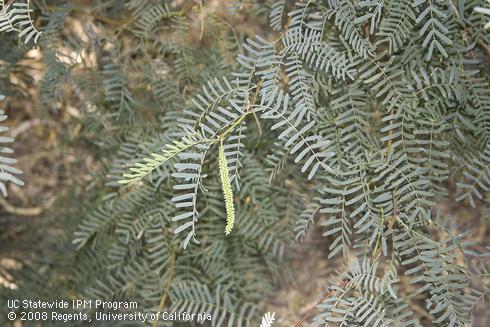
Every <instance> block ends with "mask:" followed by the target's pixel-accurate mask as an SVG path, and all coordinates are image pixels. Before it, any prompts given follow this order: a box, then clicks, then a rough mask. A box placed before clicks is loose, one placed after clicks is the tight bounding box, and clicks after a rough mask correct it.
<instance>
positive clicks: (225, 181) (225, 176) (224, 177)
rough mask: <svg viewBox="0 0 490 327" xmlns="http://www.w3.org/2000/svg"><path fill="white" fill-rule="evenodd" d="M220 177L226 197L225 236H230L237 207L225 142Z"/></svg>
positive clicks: (220, 159)
mask: <svg viewBox="0 0 490 327" xmlns="http://www.w3.org/2000/svg"><path fill="white" fill-rule="evenodd" d="M218 165H219V175H220V177H221V187H222V189H223V195H224V197H225V206H226V228H225V234H226V235H230V233H231V230H232V229H233V224H234V223H235V206H234V205H233V191H232V190H231V180H230V175H229V173H228V161H227V160H226V156H225V147H224V146H223V142H221V143H220V146H219V158H218Z"/></svg>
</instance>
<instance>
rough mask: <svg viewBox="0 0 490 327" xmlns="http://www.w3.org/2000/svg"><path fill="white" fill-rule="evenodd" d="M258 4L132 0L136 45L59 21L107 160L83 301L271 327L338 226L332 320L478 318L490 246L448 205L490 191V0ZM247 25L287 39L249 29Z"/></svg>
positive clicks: (52, 37)
mask: <svg viewBox="0 0 490 327" xmlns="http://www.w3.org/2000/svg"><path fill="white" fill-rule="evenodd" d="M238 2H239V1H238ZM238 2H237V1H230V4H229V5H228V6H226V9H225V11H226V12H225V13H219V14H217V13H214V12H211V11H210V12H208V11H205V10H203V9H202V8H201V9H200V8H199V6H195V4H193V2H192V1H190V2H188V3H186V2H184V4H183V5H182V4H179V3H174V2H172V1H168V2H165V4H161V3H159V2H158V1H150V0H148V1H146V0H131V1H125V9H124V12H125V13H127V14H128V15H129V17H130V19H128V20H127V21H125V22H124V23H121V25H120V26H118V28H116V31H107V30H104V29H101V28H100V27H99V26H96V25H93V24H91V23H90V22H87V23H86V24H85V25H83V31H82V32H81V33H82V34H81V35H71V34H70V35H67V33H65V32H64V31H63V30H60V28H61V27H60V26H63V23H64V22H65V21H67V20H69V19H70V15H74V11H72V7H71V6H70V5H65V6H61V7H59V8H57V9H56V10H51V11H49V10H48V11H47V12H46V14H47V19H46V21H47V22H48V23H47V25H46V26H45V27H44V31H43V33H44V34H43V35H42V36H41V37H40V38H39V44H40V48H41V51H43V52H45V57H44V60H45V62H46V66H47V72H46V73H45V79H43V81H42V85H43V88H42V89H43V91H44V92H45V93H43V95H42V96H43V97H44V98H45V99H46V101H45V103H46V105H47V106H50V105H51V106H52V104H54V103H56V102H57V101H59V99H60V94H59V93H58V92H57V91H58V90H59V85H60V84H62V83H67V82H69V83H71V86H72V89H73V90H74V92H75V93H76V95H77V97H78V99H79V101H80V107H81V108H82V109H83V112H84V115H85V116H86V117H85V118H84V122H83V123H84V132H85V135H86V136H87V139H89V138H91V139H92V142H93V143H94V145H95V146H96V147H98V149H100V150H101V151H102V152H103V153H104V154H105V155H104V156H103V160H102V162H101V165H100V166H101V167H100V171H98V172H96V174H95V173H94V175H96V176H94V181H93V183H92V186H91V192H95V194H96V195H95V196H93V197H94V198H96V199H97V201H95V202H93V203H91V204H90V207H89V208H85V210H84V214H83V215H81V216H80V219H81V220H80V221H79V224H78V227H77V228H76V230H75V232H74V238H73V244H75V245H76V247H77V268H76V270H77V273H76V275H77V276H78V277H77V278H82V280H84V281H86V284H88V286H87V285H84V287H82V290H81V292H83V293H84V294H86V295H87V296H89V297H92V298H94V297H95V298H104V299H107V298H131V299H137V300H138V301H140V303H144V304H145V306H146V308H148V310H150V309H159V310H162V309H163V308H168V309H179V310H181V311H182V310H187V311H188V312H196V313H198V311H199V310H201V309H203V308H204V309H207V310H209V311H212V312H213V313H214V315H213V322H212V324H213V325H217V326H220V325H225V324H228V325H229V326H232V325H244V324H245V325H254V324H256V322H257V321H260V317H261V315H262V313H263V312H265V311H266V306H264V303H263V302H262V301H261V300H262V299H263V298H264V297H266V296H268V295H270V294H271V293H273V292H274V287H275V283H276V282H277V281H278V280H280V279H281V278H282V276H283V271H284V265H285V264H286V262H287V260H285V259H284V257H287V251H286V252H285V247H284V246H285V245H286V244H292V246H300V245H299V243H294V242H295V241H294V240H295V239H303V238H304V237H305V236H306V235H307V234H308V233H309V232H311V230H312V229H320V230H321V231H322V233H323V236H324V237H326V238H328V240H329V247H328V249H327V250H326V253H325V255H326V256H328V258H329V259H330V258H331V260H336V259H335V258H337V260H338V259H339V258H340V259H341V260H342V261H343V262H345V269H343V272H340V273H339V275H338V276H336V278H334V280H333V281H332V282H331V283H329V289H328V291H327V292H326V294H325V296H324V297H323V299H322V300H321V301H320V302H319V303H318V305H317V309H318V311H317V313H316V316H315V317H311V319H310V320H311V322H312V323H313V324H314V325H329V326H420V325H421V321H422V320H421V318H422V317H421V315H420V312H414V311H412V309H411V307H412V303H413V302H414V301H420V299H423V301H424V305H425V308H424V310H425V311H426V312H425V316H424V319H427V316H428V317H430V320H431V321H430V323H432V324H433V325H437V326H464V325H465V324H466V323H468V322H470V321H471V317H472V313H473V311H474V310H475V308H476V306H477V304H478V302H480V301H481V300H482V299H484V298H485V296H486V294H487V293H488V289H486V288H485V283H475V280H476V279H486V277H487V276H488V273H487V268H486V262H485V257H486V256H487V255H488V253H485V252H484V251H483V252H482V251H479V250H478V251H477V250H475V249H477V248H478V249H480V248H481V247H477V246H475V244H474V243H473V242H471V238H470V237H471V236H470V235H469V234H468V233H465V232H463V233H461V229H460V227H459V226H458V221H457V217H454V216H451V217H446V216H445V213H444V210H440V209H441V206H442V205H443V204H444V203H446V202H447V201H451V200H452V199H454V198H457V200H459V201H462V202H463V203H468V204H470V205H472V206H476V205H479V206H484V205H485V203H486V193H487V192H488V190H489V188H490V87H489V77H488V71H489V66H488V60H489V58H488V57H489V55H490V54H489V44H490V39H489V36H488V32H487V31H486V30H485V28H484V27H485V24H486V17H485V16H484V15H483V14H482V11H481V10H479V11H478V10H477V11H475V10H474V9H475V7H478V6H480V7H483V6H485V1H478V0H472V1H460V0H453V1H451V0H444V1H425V0H417V1H405V0H375V1H353V0H308V1H307V0H304V1H303V0H300V1H296V2H294V1H284V0H279V1H265V2H264V1H248V2H247V3H245V2H244V3H238ZM113 3H115V1H106V4H105V6H106V8H108V9H107V10H109V9H110V8H111V6H113V5H114V6H115V4H113ZM203 3H206V1H203ZM264 12H265V13H267V15H262V14H263V13H264ZM239 15H251V16H252V17H254V16H257V17H268V18H269V21H270V25H265V24H266V22H260V19H259V18H257V19H258V21H259V23H261V24H264V25H263V26H262V31H261V32H260V33H259V35H250V33H249V35H248V36H247V35H245V34H244V33H243V32H242V31H240V30H239V29H238V28H237V27H234V24H233V21H234V20H236V19H239ZM122 17H124V15H122ZM29 21H31V20H29ZM0 26H2V25H0ZM20 33H21V34H22V33H23V34H22V35H21V37H22V36H24V37H25V39H26V42H27V41H28V40H29V39H31V38H32V37H35V39H34V40H38V39H37V37H38V36H39V35H38V34H36V33H34V32H32V33H33V34H32V36H31V34H30V33H29V32H20ZM66 49H69V51H66ZM60 54H61V55H60ZM62 58H63V60H62ZM99 84H100V85H99ZM99 86H101V87H99ZM102 135H103V136H102ZM94 140H95V141H94ZM452 182H453V183H454V182H456V183H457V185H458V191H457V192H458V194H457V195H456V196H455V195H454V194H453V192H449V190H448V185H449V184H450V183H452ZM87 205H89V204H87ZM435 231H437V232H435ZM434 235H437V237H434ZM402 275H403V276H404V277H402ZM402 278H403V279H404V280H408V283H410V284H411V286H410V287H411V289H413V290H414V291H413V292H412V293H410V294H407V292H406V291H405V290H404V288H403V287H401V286H400V280H401V279H402ZM325 282H326V283H327V282H328V281H327V280H326V281H325ZM80 284H84V283H82V282H81V283H80ZM475 285H480V286H481V285H483V287H479V288H477V287H475ZM265 304H266V303H265ZM201 311H202V310H201ZM199 312H200V311H199ZM276 318H277V319H278V323H280V317H276Z"/></svg>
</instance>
